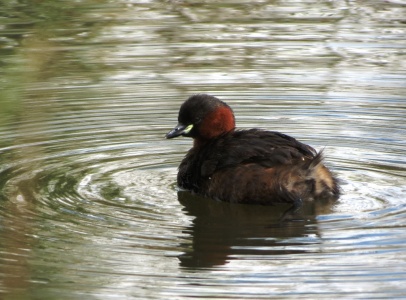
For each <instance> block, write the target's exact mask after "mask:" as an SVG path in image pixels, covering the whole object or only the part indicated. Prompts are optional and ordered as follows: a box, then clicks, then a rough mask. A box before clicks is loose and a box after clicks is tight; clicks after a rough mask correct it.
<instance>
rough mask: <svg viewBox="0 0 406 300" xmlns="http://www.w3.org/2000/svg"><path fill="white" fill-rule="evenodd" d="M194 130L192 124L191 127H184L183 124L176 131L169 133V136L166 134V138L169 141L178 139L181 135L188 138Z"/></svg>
mask: <svg viewBox="0 0 406 300" xmlns="http://www.w3.org/2000/svg"><path fill="white" fill-rule="evenodd" d="M192 128H193V125H192V124H190V125H183V124H180V123H179V124H178V125H177V126H176V127H175V128H174V129H172V130H171V131H169V132H168V133H167V134H166V136H165V137H166V138H167V139H172V138H175V137H178V136H180V135H183V136H188V133H189V132H190V131H191V130H192Z"/></svg>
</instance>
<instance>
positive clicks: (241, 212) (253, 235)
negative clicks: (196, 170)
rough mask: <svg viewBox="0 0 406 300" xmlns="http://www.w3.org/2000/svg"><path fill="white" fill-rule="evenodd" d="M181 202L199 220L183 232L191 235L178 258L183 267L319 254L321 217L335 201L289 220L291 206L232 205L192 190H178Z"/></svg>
mask: <svg viewBox="0 0 406 300" xmlns="http://www.w3.org/2000/svg"><path fill="white" fill-rule="evenodd" d="M178 199H179V202H180V203H181V204H182V205H183V206H184V208H183V210H184V213H185V214H186V215H189V216H194V217H195V218H194V220H193V222H192V224H191V225H190V226H189V227H187V228H185V230H184V233H186V234H188V235H189V236H190V241H188V242H185V243H183V244H182V245H181V247H182V248H183V249H185V251H184V253H182V254H181V255H180V256H179V260H180V266H181V267H184V268H211V267H216V266H217V267H218V266H222V265H225V264H227V263H228V262H229V261H230V260H233V259H241V258H242V257H243V256H245V257H247V256H249V257H252V256H256V257H257V258H258V259H261V256H262V259H264V258H265V257H268V256H274V255H288V254H300V253H306V252H315V251H318V250H317V247H314V244H318V243H320V234H319V231H318V225H317V219H316V216H317V215H318V214H327V213H329V212H330V211H331V208H332V203H331V202H326V203H320V202H317V203H316V202H309V203H304V204H303V206H302V207H301V208H300V209H299V210H297V211H296V212H294V213H290V214H289V215H288V216H286V214H285V213H286V211H287V210H289V209H290V207H289V205H288V204H278V205H274V206H261V205H246V204H230V203H227V202H220V201H215V200H211V199H208V198H204V197H202V196H199V195H194V194H192V193H190V192H188V191H179V192H178ZM282 218H283V219H282ZM311 245H313V246H311ZM268 259H270V258H269V257H268Z"/></svg>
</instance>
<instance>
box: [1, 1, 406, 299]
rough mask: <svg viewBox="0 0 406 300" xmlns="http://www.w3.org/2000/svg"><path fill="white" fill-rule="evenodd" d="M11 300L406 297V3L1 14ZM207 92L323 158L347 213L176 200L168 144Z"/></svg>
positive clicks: (79, 8)
mask: <svg viewBox="0 0 406 300" xmlns="http://www.w3.org/2000/svg"><path fill="white" fill-rule="evenodd" d="M0 13H1V18H0V66H1V68H0V89H1V91H2V92H1V94H0V295H1V297H0V298H2V299H3V298H4V299H59V298H61V299H83V298H86V299H127V298H128V299H130V298H137V299H187V298H210V299H225V298H230V299H232V298H235V299H244V298H255V299H261V298H262V299H269V298H272V297H276V298H311V299H314V298H326V299H332V298H350V299H371V298H391V299H396V298H402V297H404V295H405V294H406V288H405V282H406V271H405V270H406V234H405V227H406V221H405V219H406V198H405V196H404V195H405V194H406V175H405V174H406V173H405V171H406V167H405V163H406V159H405V153H406V142H405V132H406V122H405V117H404V116H405V113H406V99H405V95H406V85H405V82H406V73H405V69H406V62H405V59H404V56H405V49H406V42H405V38H404V37H405V34H406V32H405V31H406V27H405V21H406V19H405V16H406V3H404V1H362V3H361V2H357V1H325V2H320V1H254V2H253V1H226V2H221V3H219V2H215V1H205V2H191V1H167V2H154V1H115V2H108V1H91V0H88V1H80V2H74V3H70V2H58V3H56V2H55V1H41V2H36V3H32V4H31V3H25V2H19V1H17V2H15V1H14V2H9V3H8V4H5V5H3V6H1V7H0ZM203 92H204V93H210V94H213V95H215V96H217V97H219V98H220V99H222V100H224V101H226V102H227V103H228V104H229V105H230V106H231V107H232V108H233V110H234V112H235V115H236V121H237V126H238V127H239V128H251V127H259V128H264V129H269V130H277V131H281V132H284V133H286V134H289V135H292V136H294V137H296V138H297V139H299V140H300V141H303V142H305V143H308V144H310V145H312V146H314V147H315V148H316V149H318V150H322V149H324V153H325V156H326V164H327V165H328V167H330V168H331V169H332V170H333V171H334V172H335V173H336V174H337V176H338V177H339V178H340V183H341V187H342V191H343V195H342V197H341V198H340V200H339V201H338V202H337V203H335V204H333V205H326V204H322V203H320V204H319V203H316V204H314V205H308V206H306V207H303V208H302V209H301V211H299V212H298V213H297V215H295V216H294V217H293V218H292V219H289V220H286V221H285V222H280V221H279V220H280V217H281V215H282V214H283V212H284V211H285V210H286V207H284V206H281V207H278V206H272V207H259V206H249V205H230V204H228V203H221V202H216V201H214V200H210V199H204V198H201V197H198V196H196V195H191V194H190V193H188V192H184V191H179V190H178V188H177V187H176V174H177V166H178V165H179V163H180V161H181V159H182V158H183V156H184V155H185V153H186V151H187V150H188V149H189V148H190V147H191V145H192V141H191V140H189V139H186V138H179V139H175V140H165V138H164V136H165V134H166V133H167V132H168V131H169V130H170V129H171V128H173V126H175V125H176V123H177V113H178V109H179V106H180V105H181V103H182V102H183V101H184V100H185V99H186V98H187V97H189V96H190V95H192V94H195V93H203Z"/></svg>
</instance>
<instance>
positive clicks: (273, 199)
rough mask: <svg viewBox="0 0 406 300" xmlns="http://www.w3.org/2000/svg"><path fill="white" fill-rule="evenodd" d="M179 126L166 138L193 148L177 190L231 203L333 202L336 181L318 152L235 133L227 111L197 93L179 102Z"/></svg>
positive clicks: (289, 141)
mask: <svg viewBox="0 0 406 300" xmlns="http://www.w3.org/2000/svg"><path fill="white" fill-rule="evenodd" d="M178 121H179V124H178V125H177V126H176V127H175V129H174V130H172V131H171V132H169V133H168V134H167V135H166V137H167V138H173V137H177V136H180V135H183V136H188V137H192V138H193V139H194V145H193V147H192V148H191V149H190V150H189V152H188V153H187V155H186V156H185V158H184V159H183V161H182V162H181V164H180V166H179V173H178V178H177V181H178V185H179V186H180V187H181V188H184V189H187V190H190V191H193V192H196V193H198V194H201V195H204V196H207V197H210V198H213V199H218V200H222V201H228V202H233V203H252V204H274V203H292V204H294V205H295V206H296V205H298V204H299V203H301V202H302V201H307V200H313V199H317V198H331V199H336V198H338V196H339V188H338V185H337V180H336V179H335V178H334V177H333V176H332V174H331V172H330V171H329V170H328V169H327V168H326V167H325V166H324V165H323V163H322V160H323V156H322V153H321V152H319V153H317V152H316V150H314V149H313V148H312V147H310V146H308V145H306V144H303V143H301V142H299V141H297V140H296V139H294V138H292V137H290V136H288V135H285V134H282V133H279V132H275V131H265V130H260V129H249V130H235V119H234V114H233V112H232V110H231V108H230V107H229V106H228V105H227V104H226V103H224V102H222V101H220V100H219V99H217V98H215V97H213V96H210V95H206V94H199V95H194V96H192V97H190V98H189V99H188V100H186V102H184V103H183V104H182V106H181V108H180V111H179V117H178Z"/></svg>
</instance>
